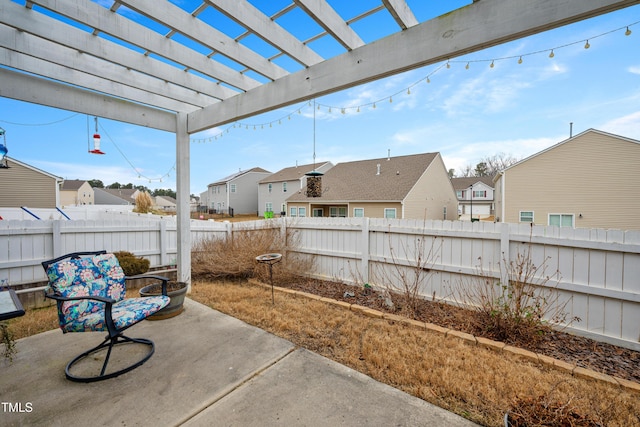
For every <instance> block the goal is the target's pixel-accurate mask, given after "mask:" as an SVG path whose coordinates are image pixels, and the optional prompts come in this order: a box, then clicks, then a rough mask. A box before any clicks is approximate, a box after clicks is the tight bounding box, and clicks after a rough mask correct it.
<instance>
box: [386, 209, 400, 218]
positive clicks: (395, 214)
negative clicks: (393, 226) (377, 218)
mask: <svg viewBox="0 0 640 427" xmlns="http://www.w3.org/2000/svg"><path fill="white" fill-rule="evenodd" d="M387 211H393V218H389V217H388V216H387ZM397 215H398V212H397V209H396V208H384V217H385V218H389V219H397V218H398V216H397Z"/></svg>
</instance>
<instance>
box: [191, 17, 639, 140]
mask: <svg viewBox="0 0 640 427" xmlns="http://www.w3.org/2000/svg"><path fill="white" fill-rule="evenodd" d="M639 23H640V21H638V22H634V23H631V24H629V25H626V26H624V27H620V28H617V29H614V30H611V31H608V32H605V33H602V34H599V35H596V36H593V37H590V38H589V39H586V40H585V39H582V40H579V41H575V42H571V43H567V44H564V45H561V46H555V47H554V48H551V49H543V50H539V51H535V52H529V53H524V54H521V55H515V56H508V57H501V58H493V59H478V60H471V61H469V60H464V61H456V60H451V59H447V61H446V62H445V63H442V64H441V65H440V66H439V67H437V68H436V69H435V70H433V71H432V72H430V73H429V74H428V75H427V76H426V77H423V78H422V79H421V80H419V81H417V82H415V83H414V84H412V85H410V86H409V87H407V89H406V94H407V95H411V88H412V87H413V86H415V85H417V84H418V83H420V82H422V81H425V82H426V83H431V76H432V75H434V74H435V73H437V72H438V71H440V70H442V69H443V68H447V69H450V68H451V64H453V63H456V62H457V63H463V64H465V69H467V70H469V69H470V67H471V62H489V67H490V68H494V67H495V62H496V61H502V60H509V59H515V58H517V63H518V64H522V63H523V62H524V59H523V58H524V57H525V56H531V55H536V54H540V53H546V52H549V54H548V57H549V58H554V57H555V50H556V49H561V48H565V47H569V46H573V45H576V44H579V43H583V42H584V43H585V44H584V48H585V49H589V48H590V47H591V45H590V44H589V40H593V39H595V38H598V37H602V36H605V35H607V34H610V33H614V32H617V31H624V35H625V36H629V35H631V33H632V31H631V29H630V28H629V27H631V26H633V25H637V24H639ZM403 91H404V90H403ZM403 91H399V92H397V93H395V94H393V95H391V96H388V98H389V102H390V103H393V96H394V95H399V94H401V93H402V92H403ZM386 99H387V97H382V98H380V99H377V100H376V101H373V102H371V103H368V104H361V105H358V106H354V107H340V106H331V105H321V104H319V103H317V102H316V103H315V104H316V108H317V109H318V110H320V109H321V107H322V108H326V109H327V111H328V112H329V113H331V112H332V111H333V108H339V109H340V112H341V113H342V114H346V110H347V108H350V109H351V108H355V109H356V112H358V113H359V112H360V109H361V107H366V106H371V108H373V109H376V108H377V103H378V102H382V101H384V100H386ZM305 103H306V106H311V102H310V101H306V102H305ZM292 111H297V112H298V114H302V111H301V108H299V107H298V108H296V109H295V110H292ZM291 114H292V113H288V115H285V116H283V117H282V118H284V117H287V119H288V120H291ZM282 118H278V119H276V120H277V122H278V124H282ZM276 120H273V121H271V122H267V123H263V124H246V123H240V122H237V123H234V124H233V125H232V126H229V127H228V128H226V132H227V133H229V129H230V128H234V129H235V128H236V124H237V125H238V128H241V127H242V126H245V129H249V126H250V125H251V126H253V128H254V129H256V126H260V128H261V129H264V127H265V125H266V124H268V125H269V127H272V126H271V125H272V123H275V121H276ZM221 133H222V132H221ZM214 139H217V136H216V137H214ZM191 141H192V142H206V141H207V139H199V140H196V139H192V140H191ZM208 141H211V138H209V139H208Z"/></svg>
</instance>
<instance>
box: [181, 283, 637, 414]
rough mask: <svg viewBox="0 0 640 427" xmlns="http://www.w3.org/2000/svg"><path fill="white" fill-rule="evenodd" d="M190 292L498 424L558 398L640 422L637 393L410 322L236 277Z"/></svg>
mask: <svg viewBox="0 0 640 427" xmlns="http://www.w3.org/2000/svg"><path fill="white" fill-rule="evenodd" d="M191 297H192V298H193V299H195V300H197V301H199V302H201V303H203V304H206V305H208V306H210V307H212V308H214V309H216V310H219V311H221V312H224V313H227V314H229V315H231V316H234V317H236V318H239V319H242V320H244V321H245V322H247V323H249V324H252V325H255V326H257V327H259V328H261V329H264V330H266V331H269V332H271V333H273V334H275V335H278V336H281V337H283V338H286V339H288V340H290V341H292V342H294V343H295V344H297V345H299V346H302V347H305V348H308V349H310V350H312V351H315V352H317V353H319V354H321V355H323V356H325V357H328V358H331V359H333V360H335V361H337V362H339V363H342V364H344V365H347V366H350V367H352V368H353V369H356V370H358V371H360V372H363V373H365V374H367V375H369V376H371V377H373V378H375V379H376V380H378V381H381V382H384V383H387V384H389V385H392V386H394V387H396V388H399V389H401V390H404V391H405V392H407V393H410V394H412V395H414V396H417V397H419V398H421V399H424V400H426V401H428V402H431V403H434V404H436V405H438V406H440V407H443V408H446V409H448V410H450V411H453V412H456V413H458V414H460V415H462V416H464V417H466V418H468V419H470V420H472V421H474V422H477V423H479V424H482V425H490V426H498V425H502V423H503V416H504V413H505V412H506V411H507V410H509V409H510V408H511V407H512V406H513V405H514V404H515V403H516V401H518V399H530V400H540V399H541V398H542V399H546V398H551V397H553V399H555V400H554V401H558V402H564V404H566V405H570V408H571V410H573V411H575V412H576V413H580V414H585V415H586V416H588V417H590V419H594V420H598V421H599V422H600V423H601V424H602V425H607V426H633V425H640V406H639V404H638V396H637V394H635V395H634V393H633V392H630V391H627V390H624V389H621V388H619V387H618V386H614V385H611V384H606V383H600V382H595V381H590V380H586V379H582V378H578V377H573V376H571V375H570V374H568V373H564V372H562V371H557V370H554V369H550V368H549V367H547V366H546V365H542V364H537V363H534V362H531V361H529V360H526V359H522V358H518V357H517V356H515V355H514V356H508V355H506V354H504V353H496V352H494V351H492V350H489V349H485V348H481V347H476V346H471V345H468V344H465V343H464V342H462V341H461V340H457V339H452V338H445V337H443V336H442V335H439V334H436V333H431V332H429V331H425V330H422V329H419V328H414V327H411V326H407V325H405V324H403V323H398V322H392V321H388V320H384V319H375V318H371V317H366V316H364V315H362V314H358V313H356V312H353V311H349V310H346V309H344V308H340V307H336V306H333V305H330V304H327V303H325V302H321V301H317V300H312V299H309V298H304V297H301V296H297V295H292V294H286V293H279V294H277V295H276V298H275V304H272V301H271V294H270V290H269V289H267V288H264V287H260V286H256V285H251V284H248V283H237V282H226V283H225V282H222V283H210V282H194V284H193V287H192V294H191Z"/></svg>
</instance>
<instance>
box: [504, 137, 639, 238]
mask: <svg viewBox="0 0 640 427" xmlns="http://www.w3.org/2000/svg"><path fill="white" fill-rule="evenodd" d="M494 181H495V183H494V185H495V189H496V215H497V216H498V217H499V218H500V219H499V220H500V221H502V222H513V223H518V222H520V223H534V224H539V225H557V226H560V227H573V228H605V229H620V230H640V219H639V218H640V216H639V212H640V197H638V194H639V191H638V190H640V184H638V183H640V141H637V140H635V139H631V138H626V137H623V136H618V135H614V134H611V133H607V132H603V131H599V130H596V129H588V130H586V131H584V132H582V133H580V134H578V135H576V136H573V137H571V138H569V139H566V140H564V141H562V142H559V143H558V144H556V145H554V146H552V147H549V148H547V149H546V150H543V151H540V152H538V153H536V154H534V155H532V156H529V157H527V158H526V159H524V160H521V161H519V162H518V163H515V164H513V165H511V166H509V167H508V168H506V169H505V170H504V171H502V172H501V173H500V174H498V175H497V176H496V177H495V179H494Z"/></svg>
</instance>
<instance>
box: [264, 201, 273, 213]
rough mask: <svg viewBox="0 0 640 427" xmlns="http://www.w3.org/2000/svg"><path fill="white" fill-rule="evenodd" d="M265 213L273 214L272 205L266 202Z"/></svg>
mask: <svg viewBox="0 0 640 427" xmlns="http://www.w3.org/2000/svg"><path fill="white" fill-rule="evenodd" d="M264 210H265V212H273V204H272V203H271V202H267V203H265V205H264Z"/></svg>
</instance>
